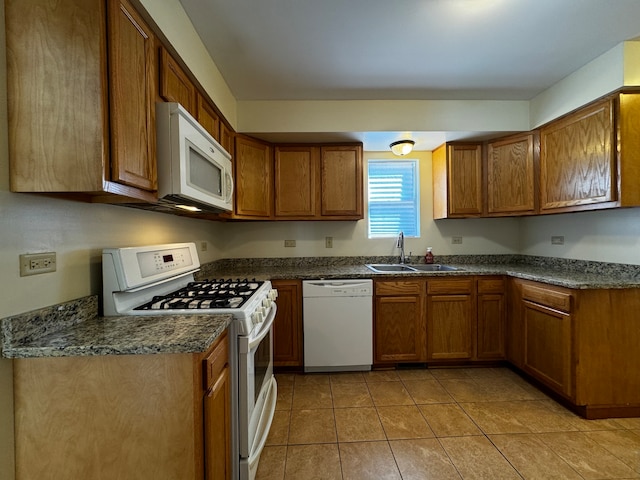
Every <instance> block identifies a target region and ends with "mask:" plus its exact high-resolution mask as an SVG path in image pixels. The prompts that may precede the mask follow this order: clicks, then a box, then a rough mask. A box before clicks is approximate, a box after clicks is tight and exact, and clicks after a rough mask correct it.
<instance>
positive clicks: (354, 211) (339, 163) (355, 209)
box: [320, 144, 364, 220]
mask: <svg viewBox="0 0 640 480" xmlns="http://www.w3.org/2000/svg"><path fill="white" fill-rule="evenodd" d="M362 175H363V174H362V145H361V144H360V145H345V146H323V147H321V148H320V179H321V180H320V183H321V208H320V211H321V213H322V215H323V216H325V217H338V218H339V217H344V218H345V219H346V218H349V219H354V220H357V219H361V218H363V217H364V214H363V206H362V204H363V202H362V192H363V189H362V182H363V178H362Z"/></svg>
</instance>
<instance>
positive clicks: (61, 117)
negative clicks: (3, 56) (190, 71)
mask: <svg viewBox="0 0 640 480" xmlns="http://www.w3.org/2000/svg"><path fill="white" fill-rule="evenodd" d="M107 5H108V15H109V22H107ZM5 19H6V42H7V84H8V110H9V158H10V177H11V189H12V191H16V192H55V193H60V194H65V193H76V194H81V197H80V198H85V197H86V198H88V197H93V198H94V200H95V201H107V202H108V201H121V198H122V197H121V196H124V197H127V198H135V199H138V200H144V201H148V202H153V201H155V200H156V199H157V197H156V195H155V192H154V190H155V189H156V169H155V126H154V113H155V95H156V92H157V74H156V57H155V55H154V36H153V34H152V33H151V31H150V30H149V28H148V27H147V25H146V24H145V23H144V21H143V20H142V19H141V18H140V17H139V16H138V15H137V13H136V11H135V10H134V9H133V8H132V7H131V6H130V5H129V4H128V3H127V2H124V1H123V2H103V1H101V0H94V1H86V2H77V1H74V0H61V1H58V2H55V4H52V3H51V2H48V1H45V0H42V1H29V2H24V1H21V0H15V1H14V0H9V1H6V2H5ZM107 35H108V36H109V41H107ZM42 45H46V48H42ZM107 46H108V47H107ZM107 66H109V68H108V67H107ZM111 194H115V196H113V195H111Z"/></svg>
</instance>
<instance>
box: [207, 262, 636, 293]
mask: <svg viewBox="0 0 640 480" xmlns="http://www.w3.org/2000/svg"><path fill="white" fill-rule="evenodd" d="M419 260H420V259H419V258H418V257H416V258H412V259H411V263H419ZM397 261H398V259H397V257H318V258H274V259H226V260H222V261H218V262H213V263H211V264H207V265H204V266H203V268H202V271H201V272H200V273H199V276H200V278H216V277H218V278H220V277H224V278H256V279H270V280H278V279H301V280H312V279H320V278H323V279H340V278H345V279H346V278H383V277H389V276H393V277H403V278H405V277H417V276H419V277H445V276H452V275H453V276H459V275H508V276H512V277H517V278H523V279H527V280H534V281H537V282H543V283H548V284H551V285H558V286H561V287H567V288H575V289H590V288H639V287H640V266H638V265H625V264H614V263H603V262H588V261H580V260H564V259H555V258H547V257H527V256H522V255H469V256H453V255H451V256H440V257H438V258H437V259H436V262H437V263H443V264H446V265H451V266H454V267H457V268H458V270H456V271H447V272H403V273H374V272H373V271H371V270H370V269H368V268H367V267H365V264H367V263H397ZM474 262H476V263H474Z"/></svg>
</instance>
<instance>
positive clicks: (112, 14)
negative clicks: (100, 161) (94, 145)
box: [107, 0, 158, 190]
mask: <svg viewBox="0 0 640 480" xmlns="http://www.w3.org/2000/svg"><path fill="white" fill-rule="evenodd" d="M107 5H108V15H109V22H108V28H109V42H108V57H109V62H108V63H109V92H110V95H109V105H110V110H111V112H110V115H111V117H110V118H111V175H112V180H114V181H117V182H121V183H124V184H127V185H131V186H134V187H138V188H142V189H145V190H156V189H157V184H156V155H155V147H156V133H155V98H156V92H157V91H158V88H157V80H156V79H157V76H156V60H155V59H156V56H155V47H154V43H155V41H154V36H153V33H152V31H151V29H150V28H149V27H148V26H147V25H146V23H145V22H144V20H143V19H142V17H141V16H140V15H138V13H137V12H136V11H135V9H134V8H133V7H132V6H131V4H130V3H129V2H128V1H127V0H120V1H114V2H107Z"/></svg>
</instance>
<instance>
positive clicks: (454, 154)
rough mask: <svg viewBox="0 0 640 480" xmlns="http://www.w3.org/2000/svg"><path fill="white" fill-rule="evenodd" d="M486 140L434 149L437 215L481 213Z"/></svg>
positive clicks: (452, 215)
mask: <svg viewBox="0 0 640 480" xmlns="http://www.w3.org/2000/svg"><path fill="white" fill-rule="evenodd" d="M482 191H483V190H482V144H479V143H473V144H457V143H456V144H453V143H447V144H444V145H441V146H440V147H438V148H436V149H435V150H434V151H433V218H434V219H441V218H465V217H479V216H481V215H482V213H483V207H482Z"/></svg>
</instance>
